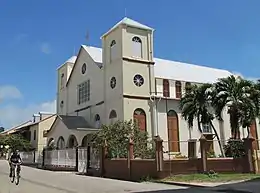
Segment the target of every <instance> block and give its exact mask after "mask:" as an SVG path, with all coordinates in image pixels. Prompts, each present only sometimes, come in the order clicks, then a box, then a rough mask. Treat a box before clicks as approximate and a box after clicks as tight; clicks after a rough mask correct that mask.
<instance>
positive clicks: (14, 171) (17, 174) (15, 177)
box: [11, 163, 21, 185]
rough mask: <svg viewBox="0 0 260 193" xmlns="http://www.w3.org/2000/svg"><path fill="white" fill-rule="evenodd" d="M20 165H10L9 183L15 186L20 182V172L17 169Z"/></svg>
mask: <svg viewBox="0 0 260 193" xmlns="http://www.w3.org/2000/svg"><path fill="white" fill-rule="evenodd" d="M20 165H21V163H12V176H11V182H12V183H14V182H15V184H16V185H18V184H19V180H20V170H18V167H19V166H20Z"/></svg>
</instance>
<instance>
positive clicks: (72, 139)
mask: <svg viewBox="0 0 260 193" xmlns="http://www.w3.org/2000/svg"><path fill="white" fill-rule="evenodd" d="M77 146H78V141H77V139H76V137H75V135H70V136H69V139H68V145H67V147H68V148H74V147H77Z"/></svg>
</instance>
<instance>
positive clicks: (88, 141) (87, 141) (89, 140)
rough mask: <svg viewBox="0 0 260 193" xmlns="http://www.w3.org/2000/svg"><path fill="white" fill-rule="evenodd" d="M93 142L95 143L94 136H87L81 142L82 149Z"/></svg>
mask: <svg viewBox="0 0 260 193" xmlns="http://www.w3.org/2000/svg"><path fill="white" fill-rule="evenodd" d="M92 141H93V134H87V135H85V136H84V138H83V139H82V141H81V147H87V146H88V145H91V143H92Z"/></svg>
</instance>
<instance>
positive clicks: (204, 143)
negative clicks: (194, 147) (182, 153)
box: [199, 134, 207, 172]
mask: <svg viewBox="0 0 260 193" xmlns="http://www.w3.org/2000/svg"><path fill="white" fill-rule="evenodd" d="M199 140H200V153H201V169H202V172H207V139H206V138H205V136H204V135H203V134H202V135H201V137H200V139H199Z"/></svg>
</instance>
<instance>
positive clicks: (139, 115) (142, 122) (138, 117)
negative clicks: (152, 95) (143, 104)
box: [134, 108, 146, 131]
mask: <svg viewBox="0 0 260 193" xmlns="http://www.w3.org/2000/svg"><path fill="white" fill-rule="evenodd" d="M134 120H135V122H136V124H138V126H139V128H140V130H141V131H146V114H145V112H144V110H143V109H140V108H138V109H135V111H134Z"/></svg>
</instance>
